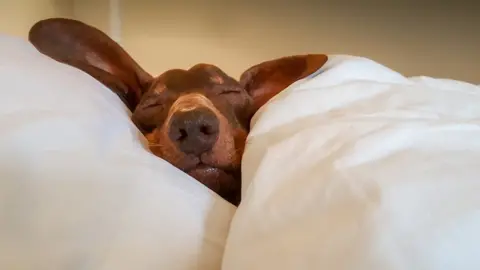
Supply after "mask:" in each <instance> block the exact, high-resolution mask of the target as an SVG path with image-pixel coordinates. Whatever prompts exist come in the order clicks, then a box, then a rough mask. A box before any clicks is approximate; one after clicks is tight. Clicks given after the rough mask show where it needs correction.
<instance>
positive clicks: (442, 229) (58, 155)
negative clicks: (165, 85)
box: [0, 36, 480, 270]
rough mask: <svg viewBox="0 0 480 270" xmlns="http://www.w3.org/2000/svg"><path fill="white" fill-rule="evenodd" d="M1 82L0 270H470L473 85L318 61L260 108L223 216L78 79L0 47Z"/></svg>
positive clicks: (354, 61) (473, 260) (358, 61)
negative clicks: (238, 188) (315, 68)
mask: <svg viewBox="0 0 480 270" xmlns="http://www.w3.org/2000/svg"><path fill="white" fill-rule="evenodd" d="M0 82H1V84H0V85H1V93H2V95H1V97H2V98H1V99H0V128H1V130H0V269H19V270H27V269H28V270H30V269H31V270H43V269H45V270H51V269H95V270H97V269H99V270H110V269H111V270H119V269H135V270H143V269H145V270H147V269H148V270H150V269H152V270H153V269H168V270H176V269H179V270H180V269H181V270H193V269H195V270H203V269H205V270H207V269H208V270H211V269H220V268H222V269H224V270H240V269H242V270H243V269H248V270H255V269H261V270H265V269H275V270H284V269H329V270H412V269H415V270H434V269H435V270H452V269H455V270H470V269H472V270H474V269H475V270H478V269H480V230H479V228H480V196H479V194H480V180H479V179H480V125H479V124H480V89H479V87H478V86H474V85H472V84H468V83H464V82H458V81H453V80H440V79H432V78H427V77H416V78H405V77H403V76H402V75H401V74H399V73H397V72H394V71H392V70H390V69H388V68H386V67H384V66H382V65H379V64H377V63H375V62H373V61H370V60H368V59H364V58H357V57H349V56H330V60H329V61H328V63H327V65H326V66H324V67H323V68H322V69H321V70H320V71H319V72H317V73H316V74H314V75H312V76H310V77H308V78H306V79H304V80H302V81H299V82H296V83H294V84H293V85H292V86H290V87H289V88H288V89H287V90H286V91H284V92H283V93H281V94H280V95H278V96H277V97H276V98H274V99H273V100H272V101H271V102H269V103H268V104H266V105H265V106H264V107H263V108H262V109H261V110H260V111H259V112H258V113H257V114H256V116H255V118H254V119H253V122H252V123H253V129H252V132H251V134H250V136H249V139H248V144H247V147H246V152H245V156H244V159H243V164H242V166H243V176H244V179H243V181H244V185H243V191H244V194H243V201H242V204H241V205H240V207H239V208H238V211H237V212H236V213H235V209H234V207H233V206H231V205H230V204H228V203H226V202H225V201H224V200H222V199H221V198H220V197H219V196H217V195H216V194H214V193H213V192H211V191H209V190H208V189H207V188H206V187H204V186H203V185H201V184H199V183H197V182H196V181H193V180H192V179H191V178H190V177H189V176H187V175H185V174H183V173H182V172H180V171H179V170H177V169H175V168H174V167H173V166H171V165H169V164H168V163H167V162H164V161H162V160H160V159H159V158H157V157H154V156H153V155H151V154H150V153H149V152H148V151H147V150H146V149H145V146H144V144H143V142H142V141H141V140H139V138H140V137H141V136H139V135H138V131H137V129H136V128H135V127H134V126H133V125H132V124H131V121H130V120H129V114H128V113H127V111H126V109H125V108H124V106H123V105H122V104H121V102H120V100H119V99H118V98H117V97H116V96H115V95H114V94H113V93H111V92H110V91H109V90H108V89H106V88H105V87H103V86H102V85H101V84H100V83H98V82H96V81H95V80H94V79H92V78H91V77H89V76H88V75H86V74H84V73H82V72H80V71H78V70H76V69H74V68H70V67H68V66H65V65H62V64H59V63H56V62H54V61H53V60H50V59H48V58H47V57H45V56H43V55H41V54H39V53H37V52H36V51H35V49H33V47H31V46H30V45H28V44H27V43H25V42H23V41H20V40H17V39H12V38H8V37H2V36H0ZM234 213H235V215H234ZM232 216H233V221H232V227H231V228H230V232H229V225H230V221H231V218H232ZM224 246H226V249H225V250H224ZM222 264H223V265H222Z"/></svg>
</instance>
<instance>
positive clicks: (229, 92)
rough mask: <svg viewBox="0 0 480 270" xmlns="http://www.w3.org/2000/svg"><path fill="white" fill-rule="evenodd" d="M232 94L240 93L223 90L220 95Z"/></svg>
mask: <svg viewBox="0 0 480 270" xmlns="http://www.w3.org/2000/svg"><path fill="white" fill-rule="evenodd" d="M233 93H235V94H238V93H240V91H238V90H225V91H222V92H221V93H220V94H233Z"/></svg>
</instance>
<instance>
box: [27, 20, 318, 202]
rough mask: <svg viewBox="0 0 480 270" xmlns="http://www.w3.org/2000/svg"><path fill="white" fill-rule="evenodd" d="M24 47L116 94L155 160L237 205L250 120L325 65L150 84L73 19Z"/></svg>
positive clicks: (203, 74) (204, 71)
mask: <svg viewBox="0 0 480 270" xmlns="http://www.w3.org/2000/svg"><path fill="white" fill-rule="evenodd" d="M28 40H29V42H30V43H32V44H33V46H34V47H35V48H36V49H37V50H38V51H39V52H40V53H42V54H44V55H46V56H48V57H50V58H52V59H54V60H56V61H58V62H61V63H63V64H67V65H70V66H73V67H75V68H77V69H79V70H82V71H83V72H85V73H87V74H89V75H90V76H92V77H93V78H95V79H96V80H98V81H99V82H100V83H102V84H103V85H105V86H106V87H107V88H109V89H110V90H111V91H113V92H114V93H116V94H117V95H118V97H119V98H120V99H121V100H122V101H123V103H124V104H125V105H126V107H128V109H130V111H131V112H132V115H131V119H132V121H133V123H134V124H135V125H136V126H137V127H138V129H139V130H140V131H141V132H142V133H143V134H144V136H145V137H146V138H147V141H148V142H149V149H150V151H151V152H152V153H153V154H154V155H156V156H158V157H160V158H162V159H164V160H166V161H167V162H169V163H171V164H172V165H173V166H175V167H177V168H179V169H180V170H182V171H184V172H185V173H187V174H189V175H190V176H191V177H192V178H194V179H196V180H197V181H199V182H201V183H203V184H204V185H205V186H207V187H208V188H210V189H211V190H212V191H214V192H216V193H217V194H218V195H220V196H221V197H222V198H224V199H225V200H227V201H228V202H230V203H232V204H233V205H235V206H238V205H239V203H240V198H241V194H240V193H241V166H240V165H241V160H242V154H243V151H244V147H245V142H246V139H247V135H248V132H249V129H250V120H251V118H252V117H253V115H254V113H255V112H256V111H257V110H258V109H259V108H260V107H261V106H262V105H264V104H265V103H267V102H268V101H269V100H270V99H271V98H272V97H274V96H275V95H277V94H278V93H279V92H281V91H282V90H283V89H285V88H286V87H288V86H289V85H290V84H292V83H293V82H295V81H297V80H299V79H302V78H305V77H307V76H308V75H310V74H312V73H314V72H315V71H317V70H318V69H319V68H320V67H322V66H323V65H324V64H325V63H326V62H327V59H328V58H327V56H326V55H323V54H306V55H293V56H288V57H282V58H278V59H274V60H269V61H265V62H262V63H260V64H257V65H254V66H252V67H250V68H248V69H247V70H246V71H245V72H244V73H243V74H242V75H241V76H240V79H239V80H236V79H234V78H232V77H230V76H228V75H227V74H226V73H225V72H223V71H222V70H221V69H220V68H218V67H217V66H215V65H211V64H197V65H194V66H192V67H191V68H189V69H187V70H184V69H171V70H168V71H166V72H164V73H163V74H161V75H159V76H157V77H153V76H151V75H150V74H149V73H147V72H146V71H145V70H144V69H142V67H141V66H140V65H139V64H138V63H137V62H135V61H134V60H133V59H132V57H131V56H130V55H129V54H128V53H127V52H126V51H125V50H124V49H123V48H122V47H121V46H120V45H119V44H118V43H116V42H115V41H113V40H112V39H111V38H110V37H108V35H106V34H105V33H103V32H102V31H100V30H99V29H97V28H95V27H93V26H90V25H87V24H85V23H83V22H80V21H77V20H73V19H66V18H49V19H45V20H40V21H38V22H36V23H35V24H34V25H33V26H32V27H31V29H30V31H29V34H28Z"/></svg>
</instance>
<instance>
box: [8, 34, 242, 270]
mask: <svg viewBox="0 0 480 270" xmlns="http://www.w3.org/2000/svg"><path fill="white" fill-rule="evenodd" d="M0 88H1V89H0V91H1V95H0V97H1V98H0V129H1V130H0V269H2V270H10V269H11V270H13V269H15V270H53V269H58V270H69V269H72V270H73V269H85V270H86V269H89V270H90V269H91V270H93V269H95V270H121V269H135V270H147V269H148V270H150V269H169V270H170V269H174V270H176V269H178V270H192V269H199V270H203V269H205V270H211V269H218V268H220V264H221V259H222V255H223V249H224V244H225V240H226V237H227V233H228V228H229V223H230V220H231V217H232V215H233V213H234V211H235V208H234V207H233V206H232V205H230V204H229V203H227V202H225V201H224V200H223V199H221V198H220V197H219V196H217V195H216V194H214V193H213V192H211V191H210V190H208V189H207V188H206V187H204V186H203V185H201V184H199V183H198V182H196V181H194V180H193V179H191V178H190V177H189V176H187V175H185V174H184V173H183V172H180V171H179V170H177V169H176V168H174V167H173V166H171V165H170V164H168V163H167V162H165V161H163V160H161V159H159V158H157V157H155V156H153V155H152V154H150V153H149V152H148V151H147V150H146V149H145V146H144V144H142V141H140V139H139V138H141V136H139V134H138V130H137V129H136V127H135V126H134V125H133V124H132V123H131V121H130V119H129V114H128V112H127V110H126V109H125V107H124V105H123V104H122V103H121V102H120V100H119V99H118V98H117V96H115V95H114V94H113V93H112V92H111V91H110V90H108V89H106V88H105V87H103V86H102V85H101V84H100V83H98V82H97V81H96V80H94V79H93V78H91V77H90V76H88V75H86V74H85V73H83V72H80V71H79V70H77V69H74V68H71V67H69V66H66V65H62V64H59V63H57V62H55V61H53V60H51V59H49V58H47V57H46V56H43V55H41V54H40V53H38V52H37V51H36V50H35V49H34V48H33V47H32V46H30V45H29V44H28V43H26V42H24V41H21V40H17V39H14V38H9V37H5V36H0Z"/></svg>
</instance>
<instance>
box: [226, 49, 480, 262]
mask: <svg viewBox="0 0 480 270" xmlns="http://www.w3.org/2000/svg"><path fill="white" fill-rule="evenodd" d="M252 124H253V129H252V131H251V133H250V135H249V139H248V144H247V147H246V152H245V155H244V160H243V168H242V169H243V176H244V179H243V181H244V186H243V192H244V193H243V201H242V204H241V205H240V207H239V208H238V210H237V212H236V214H235V216H234V219H233V221H232V227H231V230H230V233H229V238H228V241H227V247H226V250H225V255H224V262H223V269H224V270H240V269H249V270H255V269H262V270H264V269H275V270H286V269H292V270H293V269H329V270H412V269H415V270H427V269H428V270H453V269H455V270H467V269H469V270H470V269H471V270H478V269H480V88H479V87H478V86H475V85H472V84H468V83H465V82H458V81H453V80H442V79H433V78H428V77H415V78H406V77H403V76H402V75H401V74H399V73H397V72H395V71H393V70H390V69H388V68H386V67H384V66H382V65H380V64H378V63H375V62H373V61H371V60H368V59H365V58H358V57H350V56H330V60H329V61H328V62H327V64H326V65H325V66H324V67H323V68H322V69H321V70H320V71H319V72H317V73H316V74H314V75H312V76H310V77H309V78H306V79H304V80H302V81H298V82H296V83H294V84H293V85H292V86H290V87H289V88H288V89H287V90H286V91H284V92H282V93H281V94H280V95H278V96H277V97H276V98H274V99H273V100H271V102H269V103H268V104H266V105H265V106H264V107H263V108H262V110H261V111H259V112H258V113H257V114H256V116H255V118H254V121H253V122H252Z"/></svg>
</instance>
